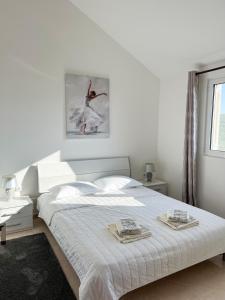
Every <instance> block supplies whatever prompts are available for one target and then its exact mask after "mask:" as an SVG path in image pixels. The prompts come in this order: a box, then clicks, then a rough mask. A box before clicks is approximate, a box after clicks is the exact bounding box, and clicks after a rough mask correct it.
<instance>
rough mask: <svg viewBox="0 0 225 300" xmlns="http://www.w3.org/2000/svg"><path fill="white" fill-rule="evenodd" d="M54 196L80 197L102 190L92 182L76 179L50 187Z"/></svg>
mask: <svg viewBox="0 0 225 300" xmlns="http://www.w3.org/2000/svg"><path fill="white" fill-rule="evenodd" d="M49 192H50V193H51V195H52V196H53V197H54V198H57V199H59V198H65V197H79V196H84V195H92V194H95V193H97V192H100V189H99V188H98V187H97V186H96V185H94V184H93V183H91V182H85V181H76V182H71V183H66V184H60V185H56V186H54V187H52V188H50V189H49Z"/></svg>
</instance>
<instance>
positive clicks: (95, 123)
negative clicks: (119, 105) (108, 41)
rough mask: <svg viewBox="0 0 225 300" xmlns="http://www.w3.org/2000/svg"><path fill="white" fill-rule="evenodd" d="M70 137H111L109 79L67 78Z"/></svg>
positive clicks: (67, 123) (68, 135) (68, 130)
mask: <svg viewBox="0 0 225 300" xmlns="http://www.w3.org/2000/svg"><path fill="white" fill-rule="evenodd" d="M66 127H67V128H66V133H67V137H69V138H73V137H78V138H83V137H107V136H109V80H108V79H106V78H97V77H88V76H80V75H73V74H67V75H66Z"/></svg>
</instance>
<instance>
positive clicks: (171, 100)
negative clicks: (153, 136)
mask: <svg viewBox="0 0 225 300" xmlns="http://www.w3.org/2000/svg"><path fill="white" fill-rule="evenodd" d="M186 92H187V72H183V73H182V74H179V76H177V77H175V78H171V79H169V78H168V79H165V80H162V81H161V86H160V101H159V120H158V122H159V127H158V160H159V166H160V168H159V175H160V177H161V178H162V179H164V180H166V181H167V182H168V183H169V195H170V196H172V197H174V198H176V199H181V195H182V175H183V174H182V170H183V145H184V125H185V110H186Z"/></svg>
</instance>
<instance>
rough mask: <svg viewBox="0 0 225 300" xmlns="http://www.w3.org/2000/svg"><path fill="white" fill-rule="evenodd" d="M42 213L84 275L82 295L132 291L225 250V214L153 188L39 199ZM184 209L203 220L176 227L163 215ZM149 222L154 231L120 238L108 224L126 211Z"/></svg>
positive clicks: (101, 299)
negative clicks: (127, 241) (146, 235)
mask: <svg viewBox="0 0 225 300" xmlns="http://www.w3.org/2000/svg"><path fill="white" fill-rule="evenodd" d="M38 207H39V210H40V217H41V218H43V219H44V220H45V222H46V223H47V224H48V225H49V228H50V230H51V231H52V233H53V235H54V236H55V238H56V240H57V241H58V243H59V244H60V246H61V248H62V249H63V251H64V253H65V255H66V256H67V258H68V260H69V261H70V263H71V264H72V266H73V268H74V269H75V271H76V273H77V275H78V276H79V278H80V281H81V285H80V289H79V296H80V300H116V299H119V298H120V297H121V296H122V295H124V294H126V293H127V292H129V291H131V290H133V289H136V288H138V287H141V286H143V285H145V284H147V283H150V282H153V281H155V280H157V279H159V278H162V277H164V276H167V275H169V274H172V273H174V272H177V271H179V270H181V269H184V268H187V267H189V266H191V265H193V264H196V263H198V262H201V261H203V260H205V259H208V258H210V257H213V256H216V255H218V254H221V253H223V252H225V220H224V219H222V218H220V217H217V216H215V215H213V214H210V213H208V212H206V211H203V210H200V209H197V208H194V207H192V206H189V205H186V204H184V203H182V202H180V201H176V200H174V199H172V198H169V197H166V196H164V195H162V194H159V193H157V192H154V191H152V190H150V189H147V188H144V187H139V188H135V189H129V190H126V192H124V194H121V195H116V194H115V195H110V196H107V195H96V196H90V197H88V196H86V197H81V198H77V199H71V198H67V199H63V200H60V201H54V199H51V197H50V196H49V195H42V196H41V197H40V199H39V200H38ZM174 208H176V209H184V210H188V211H189V212H190V214H191V215H192V216H193V217H194V218H196V219H198V220H199V222H200V225H199V226H197V227H193V228H189V229H186V230H183V231H178V232H177V231H173V230H172V229H171V228H169V227H167V226H166V225H165V224H163V223H161V222H160V221H159V220H157V216H159V215H160V214H161V213H164V212H165V211H167V210H168V209H174ZM127 216H130V217H134V218H136V219H137V220H138V222H140V223H142V224H146V225H149V227H150V230H151V232H152V237H150V238H147V239H143V240H140V241H137V242H134V243H130V244H125V245H124V244H120V243H119V242H118V241H117V240H116V239H115V238H114V237H113V236H112V235H111V234H110V233H109V232H108V231H107V229H106V227H107V225H108V224H109V223H115V222H116V221H118V219H119V218H122V217H127Z"/></svg>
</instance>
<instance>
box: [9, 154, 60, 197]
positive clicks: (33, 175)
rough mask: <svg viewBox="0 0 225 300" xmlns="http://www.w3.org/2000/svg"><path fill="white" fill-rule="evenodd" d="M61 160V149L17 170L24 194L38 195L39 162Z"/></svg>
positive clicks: (19, 183) (20, 186) (18, 180)
mask: <svg viewBox="0 0 225 300" xmlns="http://www.w3.org/2000/svg"><path fill="white" fill-rule="evenodd" d="M60 160H61V151H56V152H54V153H52V154H50V155H48V156H46V157H44V158H42V159H40V160H39V161H36V162H34V163H33V164H32V165H29V166H27V167H25V168H23V169H22V170H19V171H17V172H15V175H16V178H17V182H18V186H19V189H20V191H21V194H22V195H26V194H28V195H32V196H34V197H35V196H37V195H38V194H39V193H38V176H37V168H36V166H37V164H39V163H46V162H48V163H49V162H58V161H60Z"/></svg>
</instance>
